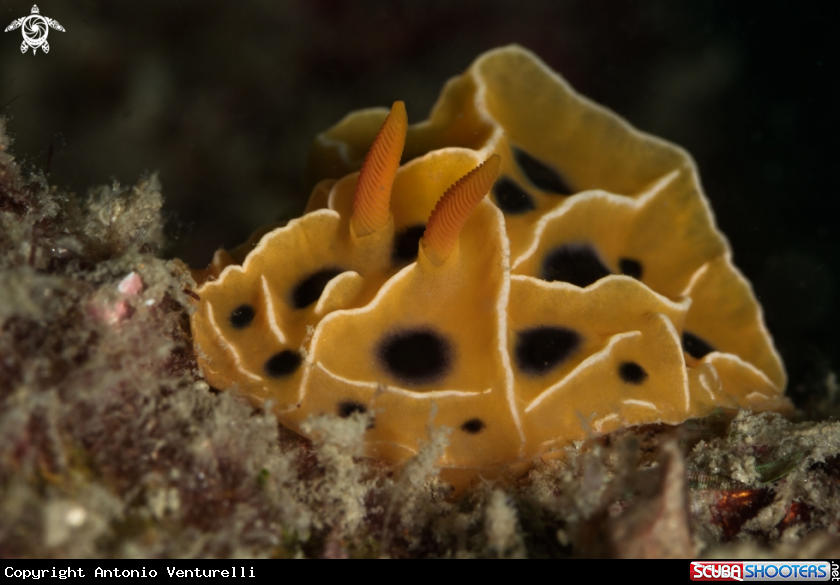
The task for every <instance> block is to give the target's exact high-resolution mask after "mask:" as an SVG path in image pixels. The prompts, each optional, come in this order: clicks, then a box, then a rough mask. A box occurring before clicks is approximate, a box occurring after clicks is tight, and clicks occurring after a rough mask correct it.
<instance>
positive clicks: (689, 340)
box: [682, 331, 716, 360]
mask: <svg viewBox="0 0 840 585" xmlns="http://www.w3.org/2000/svg"><path fill="white" fill-rule="evenodd" d="M682 345H683V349H684V350H685V353H687V354H688V355H690V356H691V357H693V358H697V359H698V360H699V359H703V358H704V357H706V355H707V354H710V353H712V352H713V351H716V350H715V348H714V346H713V345H712V344H711V343H709V342H708V341H706V340H705V339H701V338H700V337H697V336H696V335H694V334H693V333H689V332H688V331H683V335H682Z"/></svg>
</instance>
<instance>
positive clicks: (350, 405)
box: [338, 400, 367, 418]
mask: <svg viewBox="0 0 840 585" xmlns="http://www.w3.org/2000/svg"><path fill="white" fill-rule="evenodd" d="M354 412H358V413H360V414H364V413H366V412H367V407H366V406H365V405H364V404H362V403H360V402H356V401H355V400H343V401H342V402H339V403H338V416H340V417H341V418H347V417H349V416H350V415H351V414H353V413H354Z"/></svg>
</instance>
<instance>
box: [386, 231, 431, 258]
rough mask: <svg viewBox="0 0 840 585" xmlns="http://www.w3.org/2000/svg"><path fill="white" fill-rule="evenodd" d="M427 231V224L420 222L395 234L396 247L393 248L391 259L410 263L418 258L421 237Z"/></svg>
mask: <svg viewBox="0 0 840 585" xmlns="http://www.w3.org/2000/svg"><path fill="white" fill-rule="evenodd" d="M425 231H426V226H425V225H423V224H419V225H413V226H409V227H407V228H405V229H403V230H400V231H399V232H397V234H396V235H395V236H394V249H393V250H391V261H392V262H393V263H394V264H408V263H409V262H414V261H415V260H417V250H418V249H419V248H420V238H422V237H423V233H424V232H425Z"/></svg>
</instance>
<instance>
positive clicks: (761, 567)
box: [691, 561, 837, 581]
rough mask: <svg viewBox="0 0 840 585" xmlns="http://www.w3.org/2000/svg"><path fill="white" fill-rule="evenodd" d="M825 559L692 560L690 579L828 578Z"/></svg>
mask: <svg viewBox="0 0 840 585" xmlns="http://www.w3.org/2000/svg"><path fill="white" fill-rule="evenodd" d="M830 565H834V566H835V567H836V566H837V563H829V562H828V561H692V562H691V580H692V581H829V580H837V579H832V575H833V574H834V573H833V572H832V569H831V566H830Z"/></svg>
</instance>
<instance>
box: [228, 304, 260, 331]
mask: <svg viewBox="0 0 840 585" xmlns="http://www.w3.org/2000/svg"><path fill="white" fill-rule="evenodd" d="M253 320H254V307H252V306H251V305H239V306H238V307H236V308H235V309H234V310H233V311H231V312H230V324H231V325H232V326H233V328H234V329H244V328H245V327H247V326H248V325H250V324H251V322H253Z"/></svg>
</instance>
